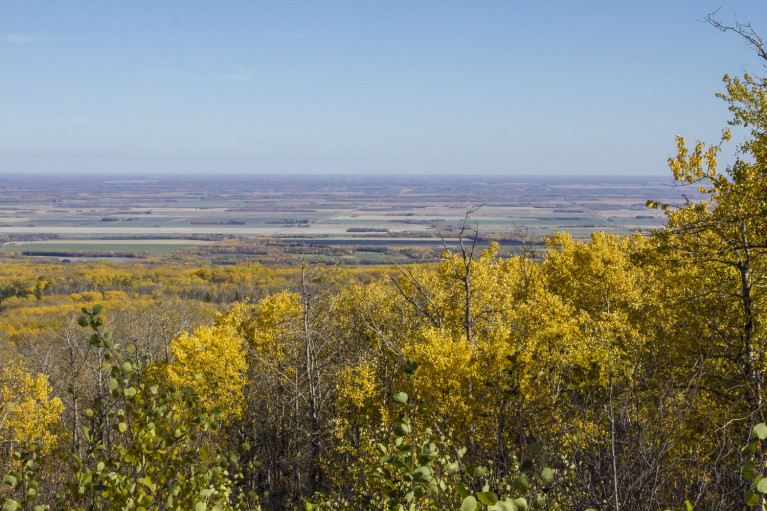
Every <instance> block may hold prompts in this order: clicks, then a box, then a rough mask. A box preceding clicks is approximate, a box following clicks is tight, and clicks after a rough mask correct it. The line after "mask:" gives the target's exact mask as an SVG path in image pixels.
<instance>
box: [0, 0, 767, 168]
mask: <svg viewBox="0 0 767 511" xmlns="http://www.w3.org/2000/svg"><path fill="white" fill-rule="evenodd" d="M716 9H719V14H718V16H719V18H721V19H722V20H723V21H724V22H733V21H735V20H736V19H738V20H740V21H742V22H751V23H752V24H753V25H754V27H755V28H756V29H757V30H758V31H761V33H762V34H763V35H767V2H765V1H764V0H753V1H752V0H742V1H734V0H729V1H728V0H718V1H716V0H714V1H709V0H687V1H685V0H680V1H669V0H665V1H655V0H652V1H643V2H639V1H632V2H630V1H620V0H611V1H588V0H587V1H580V2H574V1H543V0H542V1H535V2H531V1H528V2H517V1H511V0H503V1H501V0H496V1H491V0H477V1H469V0H465V1H460V2H459V1H451V0H439V1H436V0H435V1H427V0H380V1H378V0H376V1H374V0H370V1H359V0H353V1H316V0H313V1H306V2H298V1H289V0H288V1H279V2H278V1H255V0H248V1H227V0H218V1H215V2H214V1H204V2H203V1H196V0H186V1H175V2H171V1H162V0H157V1H130V2H129V1H126V0H121V1H118V0H97V1H69V2H67V1H52V0H51V1H36V0H21V1H16V0H3V1H2V2H0V98H2V100H0V173H11V172H56V173H65V172H78V173H80V172H86V173H97V172H106V173H133V172H136V173H171V172H172V173H230V172H234V173H354V174H368V173H394V174H402V173H413V174H417V173H429V174H440V173H450V174H456V173H464V174H540V175H556V174H618V175H619V174H626V175H632V174H633V175H636V174H656V175H664V174H668V171H667V169H666V163H665V162H666V159H667V158H668V156H669V155H671V154H672V153H673V152H674V148H675V145H674V135H675V134H677V133H679V134H682V135H683V136H685V137H686V138H688V139H703V140H709V141H716V140H718V137H719V134H720V132H721V129H722V128H723V127H725V124H726V121H727V119H728V118H729V115H728V111H727V108H726V105H725V104H724V103H723V102H722V101H721V100H718V99H717V98H715V97H714V94H715V93H716V92H718V91H720V90H721V89H722V82H721V78H722V75H724V74H725V73H729V74H731V75H737V74H740V73H742V72H743V70H750V71H751V72H753V73H755V74H757V75H763V74H764V73H765V69H764V68H763V66H762V64H761V63H760V62H759V60H758V59H757V58H756V56H755V52H754V51H753V50H751V49H750V48H748V47H747V46H746V45H745V44H744V42H743V41H742V40H740V39H739V38H738V37H737V36H735V35H733V34H722V33H720V32H718V31H717V30H715V29H713V28H712V27H710V26H708V25H707V24H705V23H701V22H700V20H701V19H702V18H704V17H705V15H706V14H707V13H709V12H712V11H715V10H716Z"/></svg>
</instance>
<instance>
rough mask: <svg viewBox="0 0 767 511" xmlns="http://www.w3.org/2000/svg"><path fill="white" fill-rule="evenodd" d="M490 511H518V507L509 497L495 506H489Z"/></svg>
mask: <svg viewBox="0 0 767 511" xmlns="http://www.w3.org/2000/svg"><path fill="white" fill-rule="evenodd" d="M487 509H488V511H517V506H516V504H514V502H512V501H511V499H509V498H508V497H507V498H505V499H503V500H500V501H498V502H496V503H495V505H493V506H488V508H487Z"/></svg>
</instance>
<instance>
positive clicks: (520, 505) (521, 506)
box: [511, 497, 527, 511]
mask: <svg viewBox="0 0 767 511" xmlns="http://www.w3.org/2000/svg"><path fill="white" fill-rule="evenodd" d="M511 502H513V503H514V505H515V506H516V508H517V509H518V510H519V511H525V510H526V509H527V501H526V500H525V499H524V498H522V497H519V498H518V499H514V500H512V501H511Z"/></svg>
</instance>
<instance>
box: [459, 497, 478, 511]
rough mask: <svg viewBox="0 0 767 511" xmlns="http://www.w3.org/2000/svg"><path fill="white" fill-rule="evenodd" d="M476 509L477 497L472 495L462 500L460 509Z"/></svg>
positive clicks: (469, 510)
mask: <svg viewBox="0 0 767 511" xmlns="http://www.w3.org/2000/svg"><path fill="white" fill-rule="evenodd" d="M475 509H477V499H475V498H474V497H472V496H471V495H469V496H468V497H466V498H465V499H463V502H461V509H460V511H474V510H475Z"/></svg>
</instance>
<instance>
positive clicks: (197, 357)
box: [167, 316, 247, 420]
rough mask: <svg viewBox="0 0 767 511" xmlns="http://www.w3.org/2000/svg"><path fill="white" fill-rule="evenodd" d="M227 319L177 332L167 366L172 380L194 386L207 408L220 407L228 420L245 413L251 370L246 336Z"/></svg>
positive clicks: (173, 382) (178, 383) (182, 385)
mask: <svg viewBox="0 0 767 511" xmlns="http://www.w3.org/2000/svg"><path fill="white" fill-rule="evenodd" d="M227 319H228V318H227V316H219V318H218V319H217V320H216V322H215V323H214V324H213V325H212V326H200V327H197V328H196V329H194V331H193V332H192V333H191V334H190V333H188V332H182V333H180V334H179V335H177V336H176V338H174V339H173V341H172V342H171V344H170V351H171V353H172V355H173V360H172V362H171V363H170V364H169V365H168V367H167V374H168V381H169V382H170V383H172V384H175V385H178V386H180V387H188V388H191V389H192V390H194V391H195V392H196V393H197V395H198V396H199V399H200V401H201V402H202V404H203V405H204V406H205V407H206V408H208V409H213V408H220V409H221V412H222V418H223V419H224V420H227V419H229V418H236V417H240V415H241V414H242V406H243V395H242V387H243V385H244V384H245V372H246V371H247V361H246V358H245V350H244V346H243V339H242V337H241V336H240V335H239V333H238V332H237V330H236V329H235V327H234V325H233V324H232V323H231V322H230V321H228V320H227Z"/></svg>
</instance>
